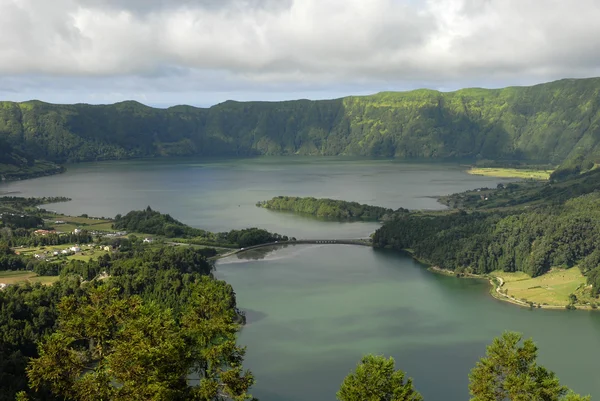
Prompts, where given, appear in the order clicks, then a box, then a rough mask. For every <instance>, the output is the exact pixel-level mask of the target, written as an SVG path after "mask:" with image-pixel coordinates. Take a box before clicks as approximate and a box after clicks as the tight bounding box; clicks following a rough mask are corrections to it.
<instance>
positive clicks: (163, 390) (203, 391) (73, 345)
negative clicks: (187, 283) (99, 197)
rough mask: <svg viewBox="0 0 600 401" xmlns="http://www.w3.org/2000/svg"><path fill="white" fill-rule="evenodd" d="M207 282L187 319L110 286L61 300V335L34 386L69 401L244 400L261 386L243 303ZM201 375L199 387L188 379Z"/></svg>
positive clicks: (196, 288) (33, 374)
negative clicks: (242, 337)
mask: <svg viewBox="0 0 600 401" xmlns="http://www.w3.org/2000/svg"><path fill="white" fill-rule="evenodd" d="M216 283H217V282H216V281H215V280H214V279H212V278H209V277H203V278H202V279H200V280H199V281H198V282H197V283H196V284H194V285H193V288H192V289H191V291H192V294H193V297H192V302H191V303H190V306H189V307H188V308H187V310H186V311H185V312H184V314H183V315H182V316H179V319H176V318H175V317H174V315H173V313H172V311H171V310H170V309H165V308H161V307H160V306H158V305H157V304H156V303H152V302H150V303H144V302H142V299H141V298H140V297H138V296H129V297H127V296H126V297H123V296H119V295H118V291H117V290H116V289H115V288H110V287H109V286H108V285H102V286H100V287H98V288H92V289H89V290H88V292H87V294H86V295H85V296H82V297H78V298H75V297H65V298H64V299H63V300H62V301H61V303H60V307H59V308H60V309H59V311H60V313H59V319H58V330H57V331H55V332H54V333H53V334H52V335H50V336H49V337H48V338H47V339H46V340H45V341H44V342H42V343H41V344H40V346H39V355H40V356H39V358H35V359H32V360H31V362H30V364H29V367H28V369H27V374H28V377H29V383H30V387H31V388H32V389H34V390H36V391H37V390H40V389H44V388H49V389H50V390H51V392H52V393H53V394H55V395H57V396H60V397H62V398H64V399H67V400H83V401H87V400H89V401H92V400H99V399H101V400H123V401H138V400H139V401H142V400H183V399H193V400H199V401H223V400H235V401H242V400H247V399H251V396H250V395H249V394H247V391H248V390H249V388H250V387H251V386H252V385H253V384H254V378H253V376H252V374H251V373H250V372H247V371H246V372H244V371H243V370H242V362H243V356H244V349H243V348H241V347H239V346H237V345H236V343H235V334H236V332H237V330H238V328H239V326H238V325H237V324H236V323H235V322H234V320H235V317H236V313H235V309H234V305H235V299H232V297H231V296H230V294H231V293H232V292H230V291H229V288H227V287H224V286H222V285H218V284H216ZM192 372H196V373H197V374H199V376H200V380H199V383H198V385H196V386H191V385H190V381H189V380H188V376H189V375H190V373H192Z"/></svg>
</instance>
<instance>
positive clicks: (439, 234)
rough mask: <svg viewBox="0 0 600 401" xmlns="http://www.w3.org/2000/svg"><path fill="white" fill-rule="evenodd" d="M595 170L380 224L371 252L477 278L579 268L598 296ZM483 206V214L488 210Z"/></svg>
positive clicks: (598, 174) (599, 178)
mask: <svg viewBox="0 0 600 401" xmlns="http://www.w3.org/2000/svg"><path fill="white" fill-rule="evenodd" d="M599 188H600V170H598V169H595V170H592V171H590V172H587V173H585V174H582V175H580V176H576V177H573V178H570V179H567V180H565V181H561V182H555V181H553V180H551V181H550V182H547V183H544V184H538V183H527V182H523V183H520V184H512V185H511V186H507V187H504V186H502V185H500V186H499V187H498V188H497V189H493V190H486V189H481V190H480V191H474V192H477V193H479V194H481V195H478V196H477V197H474V196H473V195H472V194H471V193H467V194H456V195H452V196H450V197H448V198H449V199H448V201H449V202H450V203H452V204H454V205H458V206H459V207H460V209H458V210H456V211H453V212H451V213H448V212H443V213H411V214H408V215H398V216H397V217H396V218H395V219H394V220H393V221H390V222H387V223H385V224H384V225H383V226H382V227H381V228H380V229H379V230H377V231H376V232H375V234H374V237H373V244H374V246H376V247H391V248H395V249H410V250H411V252H413V253H414V254H415V255H416V256H417V257H419V258H422V259H423V260H425V261H427V262H429V263H431V264H433V265H436V266H438V267H441V268H444V269H448V270H453V271H456V272H470V273H477V274H484V273H489V272H492V271H495V270H502V271H505V272H514V271H523V272H525V273H527V274H529V275H531V276H533V277H535V276H539V275H541V274H544V273H546V272H548V271H549V270H550V269H551V268H567V269H568V268H571V267H574V266H579V268H580V270H581V272H582V273H583V274H584V275H586V276H587V281H588V284H589V285H591V286H592V293H593V294H594V295H598V294H599V293H600V250H599V249H598V243H599V242H600V192H599V191H598V189H599ZM488 206H489V207H488Z"/></svg>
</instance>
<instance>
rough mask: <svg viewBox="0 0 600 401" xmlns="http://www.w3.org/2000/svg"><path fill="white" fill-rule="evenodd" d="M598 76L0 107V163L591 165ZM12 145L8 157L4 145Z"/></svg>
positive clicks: (598, 113) (596, 147)
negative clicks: (330, 96) (245, 98)
mask: <svg viewBox="0 0 600 401" xmlns="http://www.w3.org/2000/svg"><path fill="white" fill-rule="evenodd" d="M599 93H600V78H591V79H579V80H573V79H568V80H561V81H556V82H551V83H547V84H542V85H536V86H532V87H510V88H505V89H494V90H486V89H464V90H459V91H456V92H449V93H442V92H437V91H432V90H417V91H411V92H385V93H379V94H376V95H372V96H352V97H347V98H343V99H335V100H320V101H308V100H298V101H286V102H234V101H227V102H225V103H222V104H218V105H216V106H213V107H211V108H208V109H201V108H194V107H189V106H177V107H171V108H169V109H153V108H151V107H147V106H144V105H142V104H140V103H137V102H132V101H129V102H122V103H116V104H113V105H86V104H77V105H55V104H48V103H43V102H39V101H29V102H23V103H14V102H0V141H1V142H0V143H2V144H6V145H7V146H4V145H2V146H0V160H2V158H3V157H5V156H7V155H10V154H11V153H14V152H20V153H21V154H23V155H27V157H28V158H29V160H35V159H40V160H48V161H53V162H59V163H62V162H67V161H69V162H77V161H89V160H107V159H121V158H131V157H155V156H191V155H230V156H248V155H257V154H263V155H287V154H303V155H363V156H378V157H397V158H404V159H414V158H424V159H452V158H454V159H459V158H470V159H487V160H507V159H508V160H512V161H517V162H518V161H524V160H526V161H542V162H545V163H552V164H561V163H562V164H563V168H575V167H578V168H580V169H582V170H588V169H590V168H591V167H592V166H593V165H594V163H596V162H598V161H600V160H599V159H600V141H599V140H598V137H599V136H598V135H599V132H600V96H599ZM7 149H10V150H7Z"/></svg>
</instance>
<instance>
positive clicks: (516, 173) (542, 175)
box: [467, 167, 553, 180]
mask: <svg viewBox="0 0 600 401" xmlns="http://www.w3.org/2000/svg"><path fill="white" fill-rule="evenodd" d="M552 171H553V170H531V169H518V168H477V167H472V168H471V169H469V170H467V173H469V174H473V175H486V176H491V177H502V178H524V179H534V180H547V179H548V178H550V174H552Z"/></svg>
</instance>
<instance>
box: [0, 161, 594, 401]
mask: <svg viewBox="0 0 600 401" xmlns="http://www.w3.org/2000/svg"><path fill="white" fill-rule="evenodd" d="M498 182H506V180H502V179H495V178H491V177H476V176H470V175H468V174H466V173H464V172H463V169H462V168H461V167H460V166H457V165H449V164H407V163H399V162H393V161H388V160H375V161H374V160H364V159H350V158H348V159H340V158H300V157H298V158H295V157H292V158H256V159H243V160H176V161H175V160H169V161H167V160H153V161H127V162H107V163H88V164H81V165H75V166H71V167H70V168H69V170H68V171H67V173H65V174H62V175H58V176H51V177H42V178H38V179H34V180H27V181H19V182H12V183H4V184H0V193H9V192H10V193H14V194H15V195H21V196H58V195H61V196H68V197H71V198H73V201H72V202H69V203H62V204H55V205H50V206H48V207H47V208H48V209H52V210H56V211H59V212H64V213H69V214H81V213H88V214H90V215H95V216H114V215H115V214H117V213H125V212H127V211H129V210H131V209H140V208H143V207H146V206H147V205H150V206H151V207H152V208H155V209H157V210H160V211H162V212H168V213H170V214H171V215H172V216H174V217H176V218H178V219H180V220H182V221H183V222H185V223H188V224H190V225H193V226H196V227H201V228H204V229H208V230H214V231H222V230H229V229H232V228H243V227H250V226H257V227H264V228H267V229H269V230H272V231H277V232H279V233H282V234H287V235H293V236H296V237H298V238H315V237H317V238H358V237H365V236H368V235H369V234H370V233H371V232H373V231H374V230H375V229H376V228H377V227H378V224H376V223H365V222H356V223H333V222H324V221H319V220H315V219H312V218H309V217H299V216H294V215H291V214H286V213H277V212H272V211H268V210H265V209H260V208H257V207H255V206H254V204H255V203H256V202H257V201H259V200H266V199H270V198H271V197H273V196H277V195H294V196H315V197H330V198H336V199H344V200H352V201H358V202H363V203H369V204H373V205H380V206H387V207H392V208H397V207H406V208H410V209H439V208H442V206H441V205H440V204H438V203H437V202H436V201H435V199H433V197H434V196H436V195H444V194H448V193H452V192H458V191H463V190H466V189H471V188H477V187H493V186H496V185H497V184H498ZM217 275H218V277H219V278H223V279H225V280H227V281H228V282H230V283H231V284H232V285H233V287H234V288H235V290H236V293H237V299H238V305H239V306H240V307H241V308H242V309H244V310H246V312H247V316H248V325H247V326H246V327H244V329H243V330H242V332H241V333H240V343H242V344H244V345H247V346H248V353H247V357H246V366H247V367H248V368H250V369H251V370H252V371H253V372H254V374H255V375H256V377H257V380H258V383H257V385H256V386H255V387H254V391H253V394H254V395H255V396H256V397H258V398H260V399H261V400H262V401H299V400H314V401H328V400H335V392H336V390H337V389H338V388H339V384H340V382H341V380H342V379H343V377H344V376H345V375H346V374H347V373H348V372H349V371H350V370H351V369H353V368H354V366H355V365H356V363H357V362H358V360H359V359H360V357H361V355H363V354H365V353H376V354H385V355H391V356H393V357H394V358H395V359H396V364H397V367H398V368H401V369H403V370H405V371H406V372H407V373H408V375H409V376H411V377H413V378H414V381H415V384H416V386H417V388H418V389H419V390H420V391H421V392H422V394H423V395H424V396H425V399H426V400H432V401H436V400H445V401H453V400H457V401H459V400H467V399H468V390H467V380H468V378H467V375H468V372H469V370H470V369H471V368H472V367H473V366H474V364H475V361H476V360H477V359H479V358H480V357H481V356H482V355H483V353H484V352H485V346H486V345H487V344H488V343H489V342H490V341H491V340H492V338H493V337H494V336H497V335H499V334H501V333H502V331H504V330H516V331H520V332H522V333H524V334H525V335H526V336H531V337H533V338H534V339H535V341H536V342H537V344H538V345H539V347H540V361H541V363H542V364H544V365H546V366H547V367H548V368H549V369H552V370H554V371H556V372H557V374H558V376H559V377H560V378H561V380H562V382H563V383H564V384H566V385H568V386H570V387H572V388H573V389H575V390H576V391H578V392H581V393H585V394H588V393H589V394H592V396H593V397H595V398H598V397H600V383H599V382H598V381H596V380H594V379H593V377H595V373H593V372H594V371H595V367H596V366H597V361H598V357H599V356H600V335H599V334H600V314H597V313H592V312H584V311H574V312H569V311H548V310H531V311H530V310H528V309H522V308H518V307H515V306H513V305H509V304H506V303H503V302H500V301H497V300H495V299H493V298H492V297H491V296H489V294H488V291H489V287H488V284H487V283H485V282H482V281H478V280H464V279H463V280H460V279H455V278H453V277H445V276H440V275H436V274H432V273H430V272H428V271H427V270H426V269H425V268H424V267H423V266H421V265H419V264H418V263H416V262H414V261H413V260H412V259H410V258H408V257H406V256H404V255H401V254H399V253H396V252H391V251H377V250H373V249H371V248H368V247H361V246H349V245H298V246H287V247H284V248H278V249H268V250H264V251H261V252H259V251H254V252H252V253H246V254H241V255H236V256H234V257H230V258H227V259H224V260H222V261H220V262H219V263H218V265H217Z"/></svg>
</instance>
